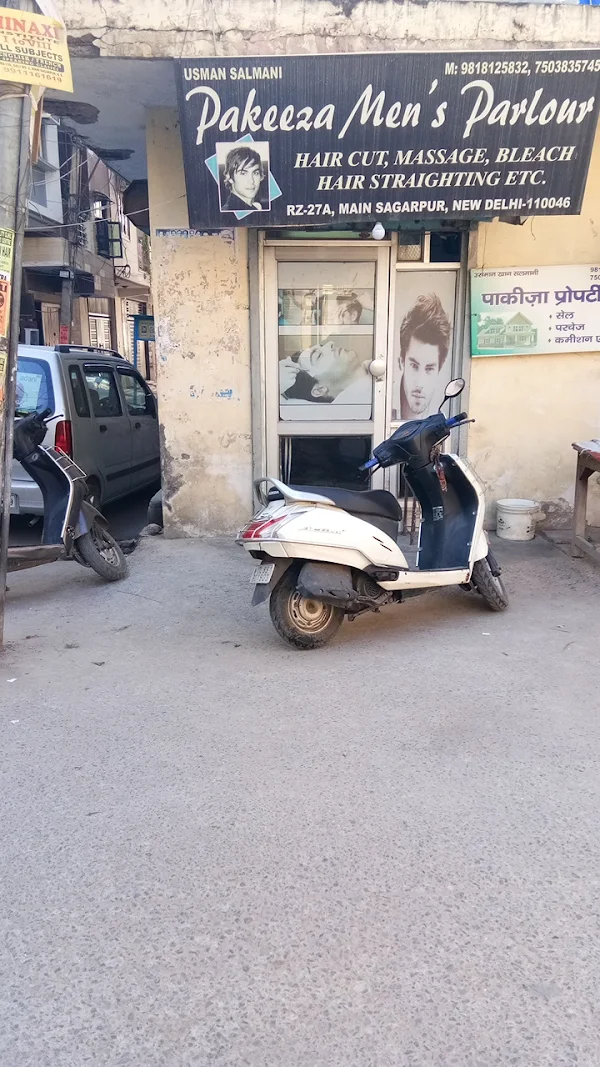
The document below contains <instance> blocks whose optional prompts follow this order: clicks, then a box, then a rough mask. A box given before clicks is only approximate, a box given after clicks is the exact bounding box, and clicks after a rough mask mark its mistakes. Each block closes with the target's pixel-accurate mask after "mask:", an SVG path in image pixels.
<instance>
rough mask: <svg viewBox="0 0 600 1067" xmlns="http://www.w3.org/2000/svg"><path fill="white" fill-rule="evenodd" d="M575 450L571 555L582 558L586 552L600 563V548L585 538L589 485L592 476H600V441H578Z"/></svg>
mask: <svg viewBox="0 0 600 1067" xmlns="http://www.w3.org/2000/svg"><path fill="white" fill-rule="evenodd" d="M573 448H574V449H575V451H576V452H577V475H576V478H575V501H574V504H573V539H572V541H571V555H573V556H581V555H583V553H584V552H585V553H586V555H588V556H591V558H592V559H594V560H596V562H597V563H600V548H597V547H596V546H595V545H593V544H592V542H591V541H588V540H587V538H586V536H585V530H586V516H587V498H588V484H589V480H590V476H591V475H592V474H600V440H598V441H576V442H574V443H573Z"/></svg>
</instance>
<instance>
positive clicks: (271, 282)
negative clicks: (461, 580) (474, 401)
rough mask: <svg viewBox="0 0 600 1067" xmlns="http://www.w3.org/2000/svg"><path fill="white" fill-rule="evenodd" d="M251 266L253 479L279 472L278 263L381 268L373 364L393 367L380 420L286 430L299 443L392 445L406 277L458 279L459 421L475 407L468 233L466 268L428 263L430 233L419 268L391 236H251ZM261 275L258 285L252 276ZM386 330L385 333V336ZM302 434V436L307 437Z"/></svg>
mask: <svg viewBox="0 0 600 1067" xmlns="http://www.w3.org/2000/svg"><path fill="white" fill-rule="evenodd" d="M250 235H251V239H250V240H249V263H250V266H251V267H254V270H251V284H250V337H251V367H252V425H253V430H252V438H253V477H254V478H264V477H265V476H266V475H267V474H269V473H270V474H273V473H274V472H278V471H279V437H280V436H281V435H280V434H279V433H278V426H279V388H278V381H277V373H276V372H277V365H276V360H275V359H274V358H273V357H272V355H271V353H276V352H277V348H278V329H277V327H278V308H277V263H278V262H280V261H285V262H294V261H296V262H311V261H312V262H335V261H340V262H347V261H350V260H355V261H359V262H360V261H362V262H364V261H374V262H375V264H376V274H375V307H376V318H375V331H374V343H373V358H374V359H379V358H380V359H383V360H384V361H385V362H386V367H387V370H386V374H385V377H384V378H383V379H382V380H379V381H374V390H373V418H372V419H371V420H370V421H369V422H359V421H356V422H338V423H333V422H326V423H325V422H323V423H322V422H306V423H295V424H294V423H287V424H286V427H288V428H289V431H288V434H286V435H285V436H292V435H293V430H294V429H295V430H296V436H309V435H316V436H318V435H321V434H325V433H327V430H326V427H332V429H337V431H338V432H339V433H340V434H352V433H354V434H360V433H361V432H364V433H365V434H369V433H370V434H371V435H372V437H373V441H374V443H377V442H378V441H379V440H383V439H384V438H385V437H387V436H388V435H389V434H390V432H391V430H392V428H393V426H395V425H396V424H392V422H391V409H392V399H393V397H392V383H393V359H394V328H395V290H396V285H395V282H396V275H397V273H398V272H399V271H437V270H441V271H449V270H454V271H456V274H457V284H456V297H455V309H454V331H453V339H452V351H451V360H452V375H453V377H455V376H457V375H459V374H462V376H463V377H464V378H465V380H466V389H465V392H464V393H463V394H462V397H460V398H459V400H458V401H451V403H450V411H451V412H452V413H454V412H456V411H459V410H461V409H462V408H465V407H468V395H469V385H470V347H469V331H468V315H467V312H468V299H469V294H468V269H467V268H468V260H469V246H470V239H471V232H470V231H469V230H466V229H465V230H463V231H462V235H463V236H462V247H461V258H460V262H457V263H431V262H429V245H430V232H427V231H425V232H424V233H423V257H422V259H421V260H420V261H417V262H415V261H400V260H398V234H397V233H396V232H391V233H389V234H388V235H387V236H386V239H385V240H383V241H377V242H376V241H374V240H372V239H370V240H369V239H366V240H360V241H359V240H357V239H355V238H354V239H350V240H344V239H343V238H331V239H328V238H324V237H318V238H315V239H314V240H311V239H297V240H286V239H284V238H268V237H267V235H266V233H265V231H264V230H260V231H258V232H256V231H250ZM253 274H255V275H256V277H255V281H254V284H252V276H253ZM384 326H385V329H384ZM300 427H301V430H300ZM467 430H468V427H464V428H462V429H461V430H460V431H454V438H455V439H454V440H453V447H454V448H455V449H456V451H458V452H460V453H461V454H463V453H464V452H465V450H466V445H467ZM384 484H389V478H387V477H386V478H385V481H384V473H383V472H377V473H376V474H375V475H374V476H373V478H372V486H373V488H381V487H383V485H384Z"/></svg>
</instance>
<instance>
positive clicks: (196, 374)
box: [147, 110, 252, 537]
mask: <svg viewBox="0 0 600 1067" xmlns="http://www.w3.org/2000/svg"><path fill="white" fill-rule="evenodd" d="M147 146H148V182H149V190H150V215H151V224H152V233H153V238H152V280H153V300H154V309H155V316H156V321H157V338H156V339H157V357H158V358H157V365H158V382H157V385H158V396H159V419H160V424H161V436H162V461H163V497H164V507H163V512H164V518H165V532H166V534H167V535H168V536H171V537H197V536H199V535H203V534H231V533H232V531H234V530H236V529H237V528H238V527H239V525H240V522H241V520H242V519H243V518H244V516H246V515H247V514H248V512H249V511H250V509H251V497H252V444H251V423H250V340H249V311H248V252H247V233H246V231H245V230H237V231H236V232H235V234H234V232H233V231H232V230H229V231H222V232H223V234H224V235H225V236H210V237H192V238H184V237H157V236H155V231H156V229H157V228H166V227H169V228H179V227H180V228H185V227H187V226H188V216H187V201H186V197H185V186H184V177H183V160H182V155H181V142H180V138H179V126H178V123H177V118H176V115H175V113H174V112H171V111H164V110H155V111H152V112H150V114H149V121H148V137H147Z"/></svg>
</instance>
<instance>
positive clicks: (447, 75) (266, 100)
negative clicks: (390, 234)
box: [176, 49, 600, 230]
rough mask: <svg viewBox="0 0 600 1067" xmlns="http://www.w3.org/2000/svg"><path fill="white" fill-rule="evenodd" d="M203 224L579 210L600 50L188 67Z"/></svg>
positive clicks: (181, 90) (196, 223)
mask: <svg viewBox="0 0 600 1067" xmlns="http://www.w3.org/2000/svg"><path fill="white" fill-rule="evenodd" d="M176 79H177V91H178V99H179V111H180V118H181V131H182V141H183V156H184V167H185V179H186V188H187V197H188V207H189V221H190V226H192V227H194V228H196V229H200V230H206V229H222V228H223V227H224V226H227V227H231V226H256V227H265V226H268V227H273V226H293V227H300V228H306V227H307V226H311V225H319V224H321V225H323V224H329V225H331V224H332V223H338V224H339V223H353V222H354V223H361V222H381V223H382V224H383V225H384V226H385V225H386V223H391V222H394V223H395V224H396V225H397V224H400V225H402V223H405V222H409V221H411V222H413V221H415V220H419V221H422V222H423V223H424V224H425V225H426V224H427V223H428V222H430V221H431V220H434V219H447V220H448V219H481V218H490V217H494V216H500V217H510V216H527V215H565V214H566V215H569V214H577V213H578V212H579V211H580V210H581V201H582V197H583V192H584V188H585V181H586V175H587V170H588V165H589V160H590V153H591V149H592V144H593V140H594V134H595V131H596V125H597V119H598V99H599V79H600V51H598V50H593V49H589V50H574V51H571V50H570V51H564V52H563V51H560V52H558V51H551V52H545V51H532V52H520V51H519V52H495V53H489V52H486V53H466V52H458V53H438V52H436V53H422V52H415V53H406V52H403V53H398V54H395V53H385V54H381V53H366V54H360V55H354V54H348V55H315V56H282V57H268V58H266V57H264V56H262V57H261V58H254V59H253V58H243V59H220V58H219V59H217V58H215V59H206V58H203V59H185V60H179V61H177V63H176Z"/></svg>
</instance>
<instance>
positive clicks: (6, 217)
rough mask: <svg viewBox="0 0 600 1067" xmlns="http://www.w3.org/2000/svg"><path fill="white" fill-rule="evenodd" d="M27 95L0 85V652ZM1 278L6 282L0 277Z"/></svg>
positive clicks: (26, 179)
mask: <svg viewBox="0 0 600 1067" xmlns="http://www.w3.org/2000/svg"><path fill="white" fill-rule="evenodd" d="M2 6H3V7H8V8H16V9H17V10H19V11H34V10H35V6H34V4H33V3H32V2H31V0H2ZM29 92H30V86H29V85H15V84H13V83H12V82H5V81H0V144H1V145H2V151H1V152H0V242H1V243H0V271H2V272H3V274H0V296H1V298H2V303H1V304H0V647H1V646H2V644H3V638H4V601H5V593H6V573H7V563H8V559H7V556H8V530H9V524H10V486H11V470H12V441H13V422H14V413H15V393H16V384H17V355H18V346H19V321H20V311H21V276H22V266H21V264H22V260H23V239H24V236H25V226H26V224H27V201H28V197H29V186H30V119H31V97H30V95H29ZM6 273H8V275H9V279H8V282H6V278H5V277H3V275H6Z"/></svg>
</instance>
